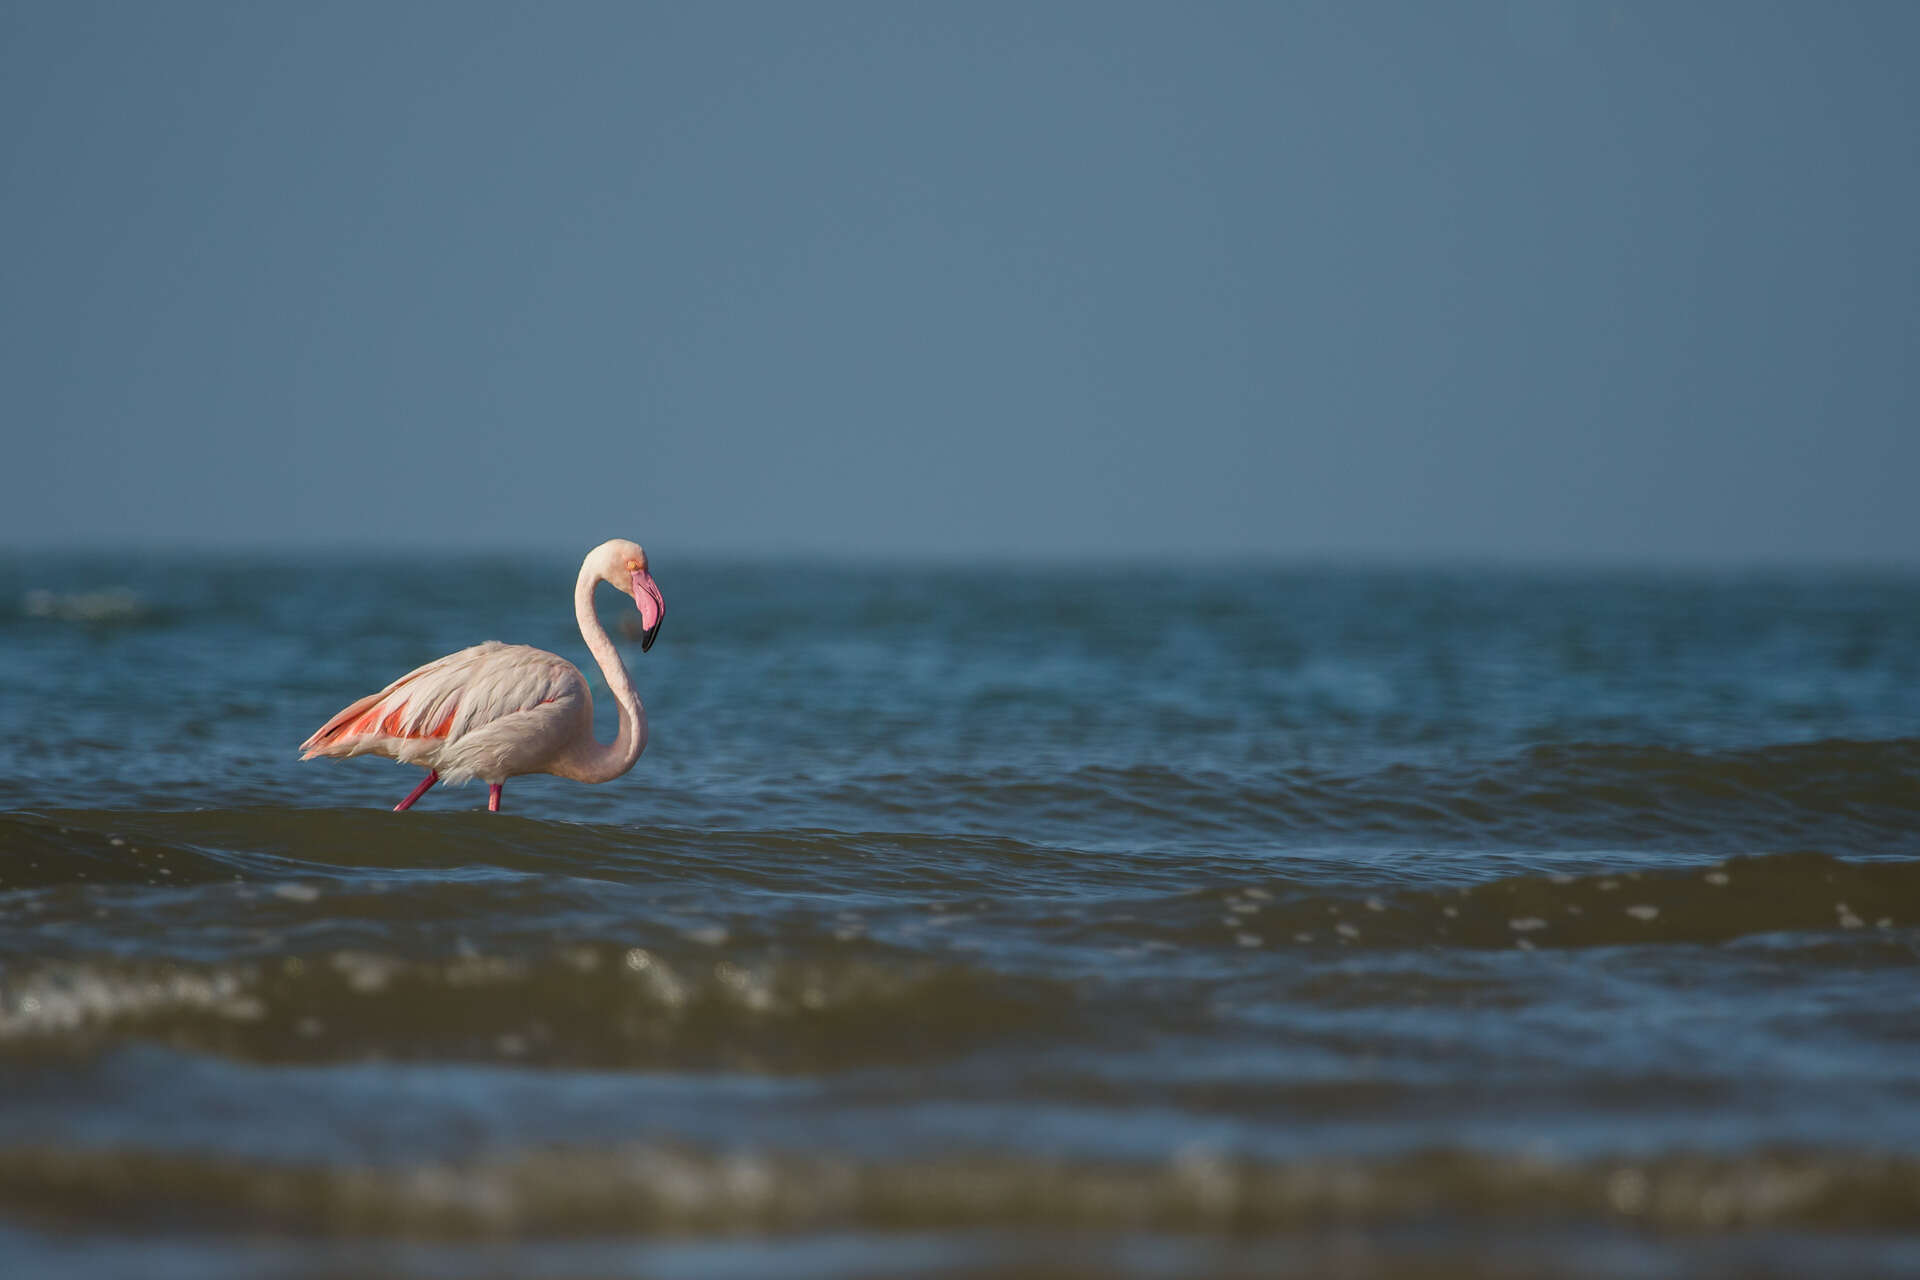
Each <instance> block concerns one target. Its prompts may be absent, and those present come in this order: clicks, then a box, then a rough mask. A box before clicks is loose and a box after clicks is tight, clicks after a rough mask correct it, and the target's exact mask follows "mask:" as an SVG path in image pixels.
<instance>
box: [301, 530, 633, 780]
mask: <svg viewBox="0 0 1920 1280" xmlns="http://www.w3.org/2000/svg"><path fill="white" fill-rule="evenodd" d="M602 582H606V583H611V584H612V585H613V586H614V587H615V588H616V589H617V590H619V591H622V592H624V593H626V594H627V595H630V596H632V597H633V603H634V605H635V606H636V607H637V608H638V609H639V610H640V625H641V627H642V631H641V639H640V651H641V652H642V653H645V652H646V651H647V650H648V649H651V648H653V641H654V637H656V636H658V635H659V634H660V622H661V619H662V618H664V617H665V616H666V612H667V605H666V601H664V600H662V599H661V598H660V588H659V587H658V586H656V585H654V581H653V575H651V574H649V573H648V572H647V553H646V552H645V551H642V550H641V549H640V548H639V547H638V546H637V545H635V544H634V543H631V542H628V541H627V540H626V539H624V538H615V539H614V540H613V541H611V542H603V543H601V544H600V545H599V546H597V547H595V548H594V549H593V550H592V551H589V552H588V553H587V558H586V559H585V560H583V561H581V562H580V578H579V580H578V581H577V582H575V583H574V587H573V613H574V617H575V618H577V619H578V620H579V622H580V634H581V636H583V637H584V638H585V639H586V642H587V648H588V649H590V650H592V652H593V656H594V657H595V658H596V659H598V660H599V663H600V672H601V674H602V675H604V676H605V677H606V678H607V688H608V689H609V690H611V691H612V693H613V703H614V708H615V710H616V712H617V713H618V715H619V718H620V732H619V733H618V734H617V735H616V736H615V737H614V740H613V741H612V742H610V743H607V744H605V745H602V744H601V743H600V742H599V741H597V740H596V739H595V738H594V736H593V695H592V694H591V693H590V692H589V691H588V689H587V681H586V677H585V676H582V675H581V674H580V669H579V668H578V667H576V666H574V665H573V664H572V663H571V662H568V661H567V660H566V659H565V658H562V657H560V656H559V655H558V654H553V653H548V652H547V651H546V650H544V649H535V648H533V647H531V646H530V645H524V644H501V643H499V642H498V641H496V640H489V641H487V642H486V643H485V644H477V645H474V646H473V647H472V648H471V649H462V650H460V652H458V653H450V654H448V655H447V656H446V657H444V658H441V659H440V660H439V661H437V662H429V663H428V664H427V665H426V666H424V667H418V668H416V669H414V670H412V671H409V672H408V673H407V674H406V675H404V676H401V677H400V678H399V679H398V680H395V681H394V682H393V683H392V684H390V685H388V686H387V687H386V688H384V689H382V690H381V691H380V692H378V693H375V694H369V695H368V696H367V697H364V698H362V699H360V700H359V701H358V702H356V703H354V704H352V705H351V706H349V707H347V708H346V709H345V710H343V711H341V712H340V714H338V715H336V716H334V717H333V719H331V720H329V721H327V722H326V723H325V724H324V725H322V726H320V731H319V732H318V733H316V734H314V735H313V736H312V737H311V738H308V739H307V740H306V741H305V742H303V743H301V744H300V750H301V753H302V754H301V756H300V758H301V759H302V760H311V759H313V758H314V757H315V756H340V757H343V758H344V757H346V756H359V755H369V754H371V755H380V756H387V757H388V758H390V759H393V760H398V761H399V762H400V763H402V764H416V765H424V766H425V767H426V770H427V779H426V781H425V782H422V783H421V784H420V785H419V786H417V787H415V788H414V789H413V792H412V793H411V794H410V795H408V796H407V798H406V799H405V800H402V801H401V802H400V803H399V804H397V805H395V806H393V807H394V811H395V812H396V813H397V812H399V811H400V810H402V809H410V808H412V807H413V802H414V801H416V800H418V799H419V798H420V797H421V796H423V795H425V794H426V793H427V788H428V787H431V786H432V785H433V784H434V783H436V782H441V781H446V782H449V783H454V782H467V781H470V780H472V779H474V778H482V779H485V781H486V783H487V809H488V810H489V811H490V812H493V813H498V812H499V811H500V789H501V787H502V786H503V785H504V784H505V783H506V780H507V779H508V778H512V777H516V776H518V775H520V774H523V773H552V774H558V775H559V776H560V777H562V778H572V779H574V780H575V781H576V782H610V781H612V780H613V779H615V778H617V777H619V776H620V775H621V774H623V773H625V772H626V771H627V770H629V769H631V768H633V762H634V761H636V760H638V759H639V758H640V753H641V752H642V751H644V750H646V749H647V711H646V708H645V707H643V706H641V705H640V695H639V694H637V693H635V692H634V688H633V681H632V680H631V679H630V678H629V677H628V675H627V668H626V666H625V665H624V664H623V663H622V662H621V661H620V655H619V653H618V652H616V651H615V649H614V647H613V641H611V640H609V639H608V638H607V633H606V630H605V629H604V628H602V627H601V625H600V619H599V617H598V616H597V615H596V614H595V613H594V609H593V589H594V588H595V587H596V586H598V585H599V584H600V583H602Z"/></svg>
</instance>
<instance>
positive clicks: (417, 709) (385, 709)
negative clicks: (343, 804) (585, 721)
mask: <svg viewBox="0 0 1920 1280" xmlns="http://www.w3.org/2000/svg"><path fill="white" fill-rule="evenodd" d="M585 694H586V681H585V680H584V679H583V678H582V677H581V675H580V672H579V670H578V669H577V668H576V667H574V665H573V664H572V663H570V662H568V661H567V660H566V659H564V658H561V657H559V656H558V655H555V654H551V653H547V652H545V651H544V650H541V649H534V648H531V647H529V646H527V645H518V644H516V645H507V644H500V643H498V642H496V641H488V642H487V643H486V644H477V645H474V646H473V647H472V648H470V649H462V650H460V651H459V652H458V653H450V654H448V655H447V656H446V657H444V658H440V659H438V660H437V661H434V662H429V663H428V664H427V665H426V666H424V667H417V668H415V669H414V670H412V671H409V672H408V673H407V674H406V675H404V676H401V677H400V678H399V679H398V680H395V681H394V682H393V683H392V684H390V685H388V686H387V687H386V688H384V689H382V690H381V691H380V692H378V693H375V694H370V695H368V696H367V697H364V698H362V699H360V700H359V701H358V702H355V703H353V704H352V705H351V706H348V707H346V708H345V709H344V710H342V711H341V712H340V713H339V714H337V715H335V716H334V717H333V718H332V719H330V720H328V721H327V722H326V723H325V724H324V725H322V726H320V729H319V731H318V732H316V733H315V734H314V735H313V736H312V737H310V738H308V739H307V740H306V741H305V742H303V743H301V744H300V750H301V753H302V754H301V759H303V760H311V759H313V758H314V757H315V756H323V755H324V756H356V755H361V754H364V753H368V752H372V753H375V754H379V755H387V756H392V757H394V758H395V759H400V760H406V761H408V762H410V763H413V762H424V761H425V760H426V758H427V756H428V755H429V754H431V753H432V751H433V749H435V748H438V747H440V746H442V745H450V744H452V743H455V742H458V741H459V740H460V739H461V738H463V737H466V736H468V735H470V734H473V733H475V732H477V731H479V730H481V729H484V728H487V727H488V726H491V725H493V724H496V723H498V722H499V721H500V720H502V719H503V718H505V717H507V716H510V715H512V714H514V713H515V712H519V711H531V710H534V709H535V708H537V707H541V706H544V705H546V704H549V703H557V702H565V701H571V700H573V699H575V698H579V697H582V696H585Z"/></svg>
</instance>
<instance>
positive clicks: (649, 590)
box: [633, 569, 667, 653]
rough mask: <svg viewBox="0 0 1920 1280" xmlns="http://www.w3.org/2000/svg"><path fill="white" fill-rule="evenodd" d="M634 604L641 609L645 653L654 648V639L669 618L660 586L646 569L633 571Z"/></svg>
mask: <svg viewBox="0 0 1920 1280" xmlns="http://www.w3.org/2000/svg"><path fill="white" fill-rule="evenodd" d="M633 603H634V604H635V605H637V606H639V609H640V628H641V630H640V652H642V653H645V652H646V651H647V650H649V649H651V648H653V638H654V637H655V636H657V635H659V634H660V623H661V621H662V620H663V619H665V618H666V616H667V602H666V601H665V600H662V599H661V598H660V587H659V584H657V583H655V582H654V580H653V575H652V574H650V573H648V572H647V571H646V570H645V569H635V570H634V571H633Z"/></svg>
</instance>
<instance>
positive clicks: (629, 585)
mask: <svg viewBox="0 0 1920 1280" xmlns="http://www.w3.org/2000/svg"><path fill="white" fill-rule="evenodd" d="M587 562H588V563H589V564H591V565H592V566H593V567H594V569H595V570H596V571H597V572H598V573H599V575H600V579H601V581H603V582H610V583H612V584H613V586H614V589H615V590H618V591H622V592H625V593H626V594H627V595H630V596H632V597H633V603H634V606H635V607H636V608H638V609H639V610H640V652H642V653H645V652H646V651H647V650H649V649H651V648H653V641H654V637H655V636H658V635H659V634H660V622H661V620H662V619H664V618H665V617H666V616H667V602H666V601H665V600H663V599H662V598H661V597H660V587H659V585H658V584H656V583H655V582H654V580H653V575H652V574H650V573H648V572H647V553H646V552H645V551H643V550H641V548H640V545H639V544H638V543H634V542H628V541H627V540H626V539H625V538H615V539H614V540H613V541H611V542H603V543H601V544H600V545H599V546H597V547H595V548H594V549H593V553H592V554H591V555H590V556H588V557H587Z"/></svg>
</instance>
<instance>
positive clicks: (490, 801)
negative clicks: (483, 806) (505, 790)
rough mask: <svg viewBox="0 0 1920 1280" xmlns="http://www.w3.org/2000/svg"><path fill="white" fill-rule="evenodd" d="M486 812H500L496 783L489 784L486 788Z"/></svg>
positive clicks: (497, 784) (497, 785)
mask: <svg viewBox="0 0 1920 1280" xmlns="http://www.w3.org/2000/svg"><path fill="white" fill-rule="evenodd" d="M487 812H488V813H498V812H500V784H499V783H497V782H494V783H489V784H488V786H487Z"/></svg>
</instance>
